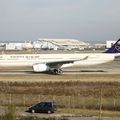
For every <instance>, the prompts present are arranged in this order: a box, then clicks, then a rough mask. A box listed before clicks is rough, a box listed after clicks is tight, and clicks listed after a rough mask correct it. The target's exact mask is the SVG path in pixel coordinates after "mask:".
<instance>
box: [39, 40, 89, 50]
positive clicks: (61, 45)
mask: <svg viewBox="0 0 120 120" xmlns="http://www.w3.org/2000/svg"><path fill="white" fill-rule="evenodd" d="M38 43H39V47H41V48H42V49H45V48H46V49H53V50H59V49H62V50H72V49H78V50H81V49H84V48H86V47H87V46H88V45H89V44H88V43H85V42H83V41H79V40H76V39H41V38H40V39H38V41H37V44H38ZM37 47H38V45H37Z"/></svg>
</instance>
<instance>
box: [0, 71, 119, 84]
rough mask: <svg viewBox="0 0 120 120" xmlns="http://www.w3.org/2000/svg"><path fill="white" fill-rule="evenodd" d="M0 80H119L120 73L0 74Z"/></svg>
mask: <svg viewBox="0 0 120 120" xmlns="http://www.w3.org/2000/svg"><path fill="white" fill-rule="evenodd" d="M0 81H4V82H6V81H9V82H41V81H43V82H48V81H53V82H60V81H62V82H66V81H85V82H97V81H98V82H120V74H97V73H96V74H93V73H91V74H63V75H49V74H35V73H34V74H33V73H32V74H31V73H30V74H1V75H0Z"/></svg>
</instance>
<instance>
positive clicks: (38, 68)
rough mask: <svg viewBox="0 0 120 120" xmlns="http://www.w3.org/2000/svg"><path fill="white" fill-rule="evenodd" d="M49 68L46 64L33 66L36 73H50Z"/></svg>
mask: <svg viewBox="0 0 120 120" xmlns="http://www.w3.org/2000/svg"><path fill="white" fill-rule="evenodd" d="M48 69H49V68H48V66H47V65H46V64H35V65H33V70H34V72H45V71H48Z"/></svg>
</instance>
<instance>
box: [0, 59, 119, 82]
mask: <svg viewBox="0 0 120 120" xmlns="http://www.w3.org/2000/svg"><path fill="white" fill-rule="evenodd" d="M0 81H4V82H5V81H11V82H14V81H17V82H23V81H24V82H41V81H117V82H120V60H115V61H112V62H109V63H106V64H101V65H96V66H87V67H81V66H80V67H71V68H66V69H63V74H61V75H52V74H48V73H35V72H34V71H33V70H32V67H24V68H23V67H20V68H18V67H17V68H15V69H14V68H12V69H11V68H7V69H6V68H0Z"/></svg>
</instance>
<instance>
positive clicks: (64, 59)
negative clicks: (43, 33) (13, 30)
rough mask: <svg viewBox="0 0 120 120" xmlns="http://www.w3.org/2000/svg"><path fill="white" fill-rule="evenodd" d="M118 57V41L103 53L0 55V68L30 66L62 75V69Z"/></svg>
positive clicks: (93, 63)
mask: <svg viewBox="0 0 120 120" xmlns="http://www.w3.org/2000/svg"><path fill="white" fill-rule="evenodd" d="M117 56H120V39H119V40H118V41H117V42H116V43H115V44H114V45H113V46H112V47H111V48H109V49H108V50H107V51H105V52H104V53H71V54H10V55H5V54H4V55H0V67H14V66H31V67H32V69H33V71H34V72H49V73H52V74H62V73H63V71H62V68H66V67H72V66H89V65H97V64H102V63H107V62H110V61H113V60H114V59H115V57H117Z"/></svg>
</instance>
